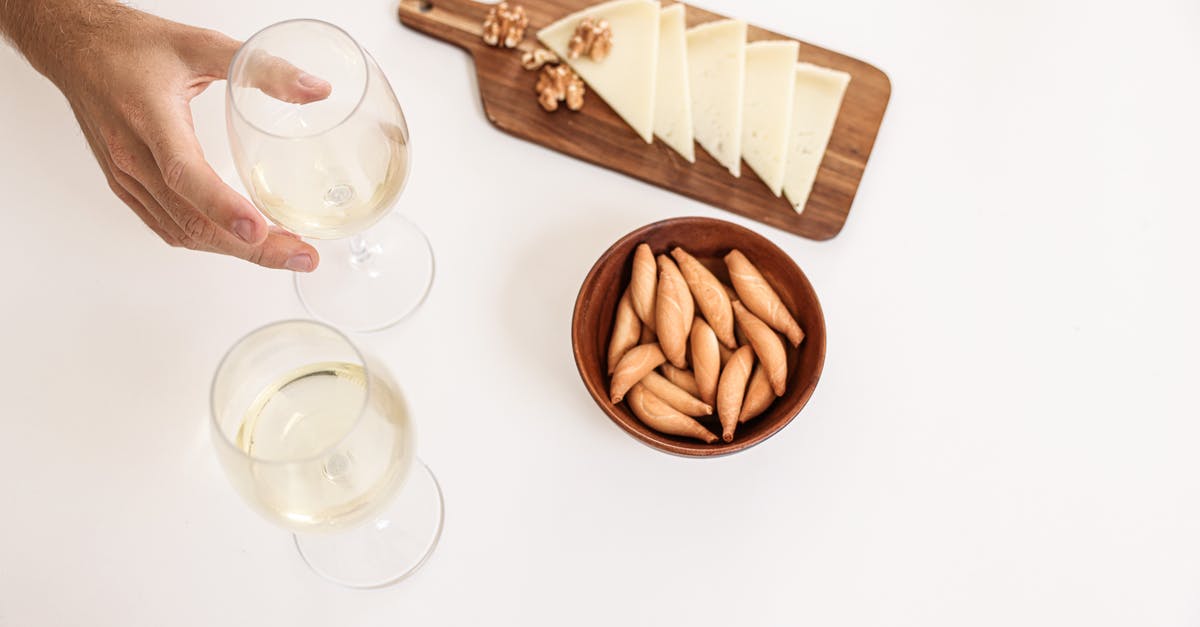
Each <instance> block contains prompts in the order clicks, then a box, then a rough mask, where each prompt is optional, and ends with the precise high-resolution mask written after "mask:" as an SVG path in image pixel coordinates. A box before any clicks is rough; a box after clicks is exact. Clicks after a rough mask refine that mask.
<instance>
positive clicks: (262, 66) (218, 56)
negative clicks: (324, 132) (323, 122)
mask: <svg viewBox="0 0 1200 627" xmlns="http://www.w3.org/2000/svg"><path fill="white" fill-rule="evenodd" d="M241 49H242V43H241V42H239V41H238V40H236V39H233V38H232V37H229V36H227V35H224V34H222V33H218V32H216V31H203V36H202V37H197V38H196V43H194V44H192V49H190V50H187V51H186V53H187V56H188V57H189V58H190V59H192V61H193V64H194V65H196V66H197V68H196V69H198V70H199V71H200V72H202V73H203V74H205V75H206V76H210V77H212V78H214V79H220V78H228V77H229V76H228V75H229V72H230V71H232V72H233V74H234V81H235V83H236V84H238V85H246V86H250V87H254V88H257V89H260V90H262V92H263V93H265V94H267V95H268V96H271V97H272V98H275V99H277V100H282V101H284V102H290V103H293V104H308V103H310V102H315V101H317V100H324V99H325V98H328V97H329V94H330V93H332V92H333V86H332V85H330V84H329V81H326V80H325V79H322V78H320V77H317V76H313V75H312V74H309V73H307V72H305V71H304V70H301V69H300V68H298V67H296V66H294V65H292V64H291V63H288V62H287V60H285V59H282V58H280V57H277V56H274V55H271V54H269V53H267V52H265V51H263V50H248V51H245V52H244V53H243V54H238V52H239V51H240V50H241ZM235 65H236V67H233V66H235ZM231 67H233V69H232V70H231Z"/></svg>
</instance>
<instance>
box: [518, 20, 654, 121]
mask: <svg viewBox="0 0 1200 627" xmlns="http://www.w3.org/2000/svg"><path fill="white" fill-rule="evenodd" d="M658 14H659V5H658V2H657V1H651V0H614V1H613V2H605V3H603V4H597V5H596V6H593V7H589V8H587V9H584V10H582V11H579V12H576V13H572V14H570V15H568V16H567V17H564V18H563V19H561V20H559V21H557V22H555V23H553V24H551V25H549V26H547V27H546V28H543V29H542V30H540V31H538V34H537V38H538V40H539V41H541V42H542V44H543V45H545V46H546V47H547V48H549V49H550V50H552V51H554V54H557V55H558V57H559V58H560V59H562V60H563V61H565V62H566V63H567V64H568V65H570V66H571V69H573V70H575V73H577V74H579V78H582V79H583V81H584V82H585V83H587V84H588V87H590V88H591V90H592V91H593V92H595V93H596V95H597V96H600V97H601V98H603V99H604V102H607V103H608V106H610V107H612V108H613V111H616V112H617V115H619V116H621V118H623V119H624V120H625V122H626V123H627V124H629V126H631V127H633V130H634V131H636V132H637V134H638V135H641V137H642V139H644V140H646V143H650V142H651V141H653V140H654V88H655V79H654V77H655V73H656V70H657V68H658V62H657V60H658ZM585 17H594V18H596V19H602V20H606V21H607V22H608V25H609V27H610V28H611V29H612V51H611V52H610V53H609V54H608V56H607V57H606V58H604V60H602V61H592V60H591V59H590V58H587V57H586V56H581V57H580V58H578V59H571V58H568V56H567V44H568V43H570V41H571V37H572V36H573V35H574V34H575V28H576V27H577V26H579V22H580V21H582V20H583V18H585Z"/></svg>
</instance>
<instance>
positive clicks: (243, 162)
mask: <svg viewBox="0 0 1200 627" xmlns="http://www.w3.org/2000/svg"><path fill="white" fill-rule="evenodd" d="M297 70H299V71H300V72H302V74H299V75H298V76H300V77H301V78H299V79H297V78H296V76H297V73H296V72H297ZM281 81H307V82H310V83H312V84H313V85H321V87H320V88H316V89H313V88H300V89H292V88H293V87H295V86H289V85H280V84H279V82H281ZM226 98H227V106H226V117H227V124H228V127H229V135H230V138H231V141H232V144H233V154H234V161H235V163H236V164H237V170H238V173H239V174H240V176H241V178H242V183H243V184H244V185H245V187H246V189H247V191H248V193H249V194H250V198H251V200H252V201H254V203H255V205H257V206H258V207H259V209H261V210H262V212H263V213H265V214H266V215H267V216H268V217H270V218H271V219H272V220H273V221H275V222H276V223H278V224H279V225H280V226H283V227H284V228H286V229H288V230H290V231H292V232H294V233H297V234H300V235H303V236H305V237H312V238H316V239H339V238H344V237H349V236H352V235H355V234H357V233H360V232H362V231H364V230H366V229H367V228H369V227H371V226H372V225H373V224H375V223H376V222H378V221H379V220H380V219H381V218H382V217H383V216H385V215H387V212H388V211H389V210H390V209H391V208H392V206H393V204H394V203H395V201H396V199H397V198H398V197H399V196H400V193H401V192H402V191H403V189H404V185H405V182H406V181H407V180H408V172H409V158H408V148H409V136H408V125H407V123H406V121H405V118H404V111H403V109H401V107H400V103H399V102H398V101H397V100H396V96H395V93H394V92H393V91H392V89H391V86H390V84H389V83H388V80H387V77H385V76H384V75H383V72H382V71H381V70H380V69H379V65H378V64H377V63H376V62H375V60H374V59H373V58H371V56H370V55H369V54H368V53H367V52H366V51H364V50H363V49H362V48H360V47H359V46H358V44H357V43H356V42H355V41H354V39H353V38H352V37H350V35H348V34H347V33H346V32H345V31H343V30H342V29H340V28H338V27H336V26H334V25H332V24H327V23H325V22H320V21H316V20H291V21H288V22H283V23H280V24H276V25H274V26H271V27H269V28H267V29H265V30H263V31H260V32H259V33H258V34H256V35H254V36H253V37H251V38H250V39H249V40H247V41H246V43H245V44H243V45H242V47H241V48H240V49H239V50H238V53H237V54H236V55H235V56H234V58H233V61H232V62H231V64H230V69H229V85H228V88H227V91H226Z"/></svg>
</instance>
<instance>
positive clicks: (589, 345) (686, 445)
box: [571, 218, 825, 457]
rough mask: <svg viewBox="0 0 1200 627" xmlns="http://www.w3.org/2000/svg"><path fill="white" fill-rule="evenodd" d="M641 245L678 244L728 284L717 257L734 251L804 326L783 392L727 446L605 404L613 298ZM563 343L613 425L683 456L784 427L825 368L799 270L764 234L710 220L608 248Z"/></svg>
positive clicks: (729, 449) (666, 224) (650, 230)
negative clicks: (660, 428)
mask: <svg viewBox="0 0 1200 627" xmlns="http://www.w3.org/2000/svg"><path fill="white" fill-rule="evenodd" d="M642 242H645V243H647V244H649V245H650V248H651V249H652V250H653V251H654V254H655V255H656V256H657V255H659V254H664V253H668V252H669V251H670V250H671V249H673V248H674V247H676V246H680V247H682V248H683V249H684V250H686V251H688V252H689V253H691V254H692V255H693V256H694V257H696V258H697V259H699V260H700V261H701V262H702V263H703V264H704V265H706V266H707V267H708V268H709V269H710V270H712V271H713V274H715V275H717V277H718V278H719V279H721V280H722V281H724V282H725V283H726V284H728V279H729V273H728V270H727V269H726V268H725V263H724V260H723V258H724V256H725V254H726V253H728V252H729V251H730V250H732V249H734V248H736V249H738V250H740V251H742V253H743V254H745V255H746V257H747V258H749V259H750V261H751V263H753V264H754V265H755V266H757V267H758V269H759V271H760V272H762V274H763V276H764V277H765V278H766V279H767V281H768V282H769V283H770V284H771V286H772V287H774V288H775V291H776V292H777V293H778V294H779V297H780V299H782V300H783V303H784V304H785V305H786V306H787V308H788V310H789V311H791V312H792V313H793V314H795V316H796V320H797V321H798V322H799V323H800V326H801V328H803V329H804V333H805V338H804V341H803V342H802V343H801V344H800V348H799V349H796V350H793V349H792V347H791V345H790V344H787V343H786V341H785V344H787V347H788V385H787V392H786V393H785V394H784V395H783V396H781V397H779V398H777V399H775V402H774V403H772V405H771V406H770V407H768V408H767V410H766V411H764V412H763V413H762V414H761V415H760V416H759V417H757V418H754V419H753V420H750V421H748V422H745V423H742V424H740V425H738V429H737V433H736V434H735V436H734V438H733V441H732V442H728V443H726V442H721V441H718V442H717V443H715V444H705V443H703V442H700V441H699V440H692V439H688V438H680V437H676V436H671V435H665V434H662V433H659V432H657V431H654V430H653V429H651V428H649V427H647V426H646V425H645V424H643V423H642V422H641V421H640V420H638V418H637V416H634V415H633V412H632V411H630V410H629V407H628V405H626V404H625V403H620V404H613V402H612V401H610V400H609V394H608V389H609V377H608V374H607V372H606V370H607V369H606V368H605V366H606V361H607V359H608V341H609V334H610V333H611V332H612V325H613V316H614V314H615V313H616V308H617V301H618V300H620V297H621V294H622V293H624V291H625V288H626V286H628V285H629V276H630V271H631V267H632V260H633V251H634V248H636V247H637V245H638V244H640V243H642ZM571 344H572V346H573V348H574V350H575V365H576V366H577V367H578V368H579V376H580V377H581V378H582V379H583V384H584V385H585V386H587V389H588V392H590V393H591V395H592V398H593V399H595V400H596V404H597V405H599V406H600V409H602V410H603V411H604V413H606V414H608V417H609V418H611V419H612V421H613V422H615V423H617V426H619V427H621V428H622V429H624V430H625V431H626V432H627V433H629V435H632V436H633V437H635V438H637V439H638V440H640V441H641V442H642V443H644V444H646V445H648V446H650V447H651V448H656V449H658V450H660V451H665V452H667V453H672V454H675V455H683V456H689V457H712V456H719V455H728V454H730V453H736V452H738V451H742V450H745V449H748V448H750V447H752V446H754V445H755V444H758V443H759V442H762V441H763V440H766V439H767V438H769V437H771V436H772V435H774V434H775V433H776V432H778V431H779V430H780V429H782V428H784V427H785V426H786V425H787V424H788V423H789V422H791V421H792V418H794V417H795V416H796V414H798V413H800V410H801V409H803V408H804V405H805V403H807V402H808V399H809V397H811V396H812V393H813V390H814V389H815V388H816V386H817V380H818V379H819V378H820V377H821V367H822V366H823V365H824V363H825V317H824V315H823V314H822V313H821V303H820V302H818V300H817V295H816V293H815V292H813V288H812V285H811V284H810V283H809V282H808V278H807V277H805V276H804V272H802V271H801V270H800V268H799V267H798V266H797V265H796V262H794V261H792V258H791V257H789V256H788V255H787V254H786V253H784V252H783V251H782V250H780V249H779V247H777V246H775V245H774V244H772V243H771V242H770V241H768V240H767V239H766V238H765V237H763V236H761V235H759V234H757V233H755V232H753V231H751V230H749V229H747V228H744V227H741V226H738V225H736V224H732V223H730V222H725V221H723V220H713V219H710V218H672V219H669V220H663V221H662V222H655V223H654V224H649V225H646V226H643V227H642V228H640V229H637V230H636V231H634V232H632V233H630V234H629V235H626V236H625V237H622V238H621V239H620V240H618V241H617V243H615V244H613V245H612V247H610V248H609V249H608V250H607V251H605V252H604V254H603V255H601V256H600V259H599V260H597V261H596V265H594V266H592V270H591V272H589V273H588V275H587V278H586V279H584V280H583V286H582V287H580V288H579V296H578V298H577V299H576V300H575V314H574V316H573V317H572V319H571ZM700 422H701V423H703V424H704V425H705V426H706V427H708V428H709V430H710V431H713V432H714V433H716V434H717V435H720V433H721V429H720V425H718V424H717V423H716V419H715V418H712V419H703V418H702V419H700Z"/></svg>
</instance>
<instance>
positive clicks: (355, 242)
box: [350, 233, 375, 267]
mask: <svg viewBox="0 0 1200 627" xmlns="http://www.w3.org/2000/svg"><path fill="white" fill-rule="evenodd" d="M374 253H375V247H374V246H371V245H370V244H369V243H367V238H366V236H365V235H363V234H362V233H359V234H358V235H355V236H354V237H351V238H350V264H351V265H353V266H355V267H361V266H364V265H366V264H367V262H369V261H370V260H371V255H373V254H374Z"/></svg>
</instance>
